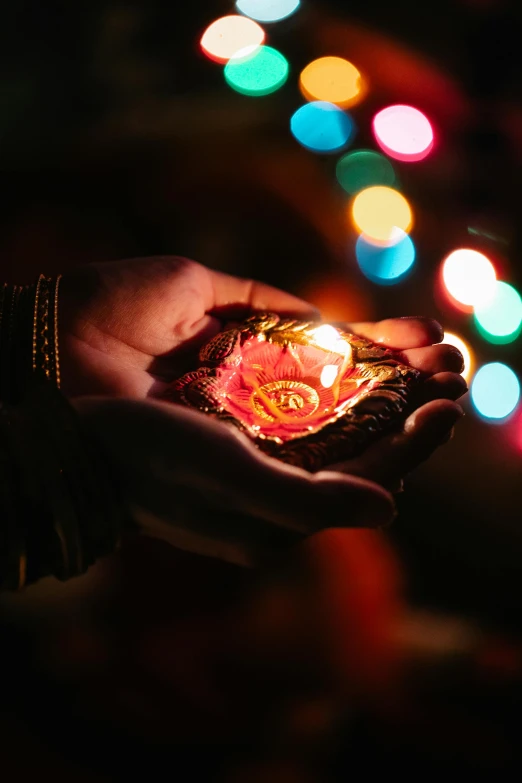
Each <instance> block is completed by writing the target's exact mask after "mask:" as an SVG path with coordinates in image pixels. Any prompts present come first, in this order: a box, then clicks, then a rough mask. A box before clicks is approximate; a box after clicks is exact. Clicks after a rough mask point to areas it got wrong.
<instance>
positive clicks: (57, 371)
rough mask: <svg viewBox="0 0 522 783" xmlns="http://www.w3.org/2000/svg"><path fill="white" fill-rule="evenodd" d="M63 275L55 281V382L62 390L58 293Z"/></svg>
mask: <svg viewBox="0 0 522 783" xmlns="http://www.w3.org/2000/svg"><path fill="white" fill-rule="evenodd" d="M61 279H62V276H61V275H58V277H57V278H56V280H55V281H54V346H53V349H54V380H55V383H56V386H57V388H58V389H59V388H60V351H59V345H58V291H59V289H60V280H61Z"/></svg>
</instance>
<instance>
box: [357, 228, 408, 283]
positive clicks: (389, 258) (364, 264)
mask: <svg viewBox="0 0 522 783" xmlns="http://www.w3.org/2000/svg"><path fill="white" fill-rule="evenodd" d="M355 257H356V258H357V263H358V264H359V267H360V270H361V272H362V273H363V275H364V276H365V277H367V278H368V280H371V281H372V282H373V283H378V284H379V285H395V284H396V283H400V282H402V280H404V278H405V277H406V276H407V275H408V273H409V272H410V271H411V268H412V266H413V264H414V262H415V245H414V244H413V241H412V239H411V237H409V236H408V234H406V233H405V232H404V231H401V238H400V239H399V241H398V242H395V243H394V244H392V245H379V244H374V243H373V242H369V241H368V240H367V239H366V238H365V237H364V235H363V234H361V235H360V236H359V238H358V240H357V242H356V244H355Z"/></svg>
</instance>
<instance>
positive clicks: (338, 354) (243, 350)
mask: <svg viewBox="0 0 522 783" xmlns="http://www.w3.org/2000/svg"><path fill="white" fill-rule="evenodd" d="M199 358H200V361H201V362H202V365H203V366H201V367H200V368H199V369H197V370H195V371H193V372H189V373H187V374H186V375H184V376H183V377H182V378H180V379H179V380H177V381H175V382H174V383H173V384H172V385H171V386H170V388H169V390H168V392H167V393H166V395H165V397H166V398H167V399H169V400H171V401H172V402H176V403H180V404H184V405H187V406H189V407H191V408H196V409H197V410H199V411H202V412H204V413H206V414H209V415H211V416H215V417H216V418H218V419H221V420H222V421H226V422H228V423H230V424H233V425H235V426H236V427H238V428H239V429H240V430H241V431H242V432H244V433H245V434H246V435H248V436H249V437H250V438H251V439H252V440H253V442H254V443H255V445H256V446H258V447H259V448H260V449H262V450H263V451H265V452H267V453H268V454H270V455H271V456H273V457H277V458H278V459H280V460H283V461H284V462H289V463H291V464H292V465H298V466H299V467H302V468H306V469H307V470H311V471H316V470H320V469H322V468H324V467H326V466H327V465H332V464H334V463H337V462H341V461H343V460H347V459H350V458H352V457H354V456H356V455H357V454H359V453H360V452H361V451H363V450H364V449H365V448H366V447H367V446H368V445H369V443H370V442H371V441H372V440H374V439H376V438H377V437H378V436H379V435H381V434H383V433H384V432H385V431H387V430H389V429H390V428H392V427H393V426H395V425H396V424H397V421H398V419H399V420H400V419H401V418H402V417H403V416H404V415H405V413H406V412H407V410H408V409H409V408H411V392H412V389H413V388H414V387H415V385H416V382H417V381H418V379H419V377H420V373H419V372H418V371H417V370H414V369H413V368H412V367H409V366H408V365H406V364H404V363H403V362H401V361H400V360H399V358H398V357H397V355H396V354H394V353H393V352H392V351H390V350H388V349H386V348H383V347H381V346H379V345H376V344H375V343H372V342H370V341H369V340H365V339H364V338H362V337H358V336H356V335H353V334H350V333H348V332H345V331H343V330H341V329H337V328H336V327H334V326H331V325H330V324H320V323H313V322H309V321H297V320H294V319H288V318H283V317H280V316H278V315H275V314H273V313H261V314H257V315H254V316H252V317H251V318H249V319H248V320H246V321H245V322H244V323H242V324H240V325H238V326H236V327H234V328H232V329H227V330H226V331H224V332H221V333H220V334H218V335H217V336H216V337H214V338H213V339H212V340H210V342H208V343H207V344H206V345H205V346H203V348H202V349H201V351H200V355H199Z"/></svg>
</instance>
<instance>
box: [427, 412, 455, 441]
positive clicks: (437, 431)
mask: <svg viewBox="0 0 522 783" xmlns="http://www.w3.org/2000/svg"><path fill="white" fill-rule="evenodd" d="M463 416H464V411H463V410H462V408H461V407H460V405H456V406H455V407H454V408H451V410H445V411H442V412H441V413H439V415H438V416H437V417H436V418H434V419H433V421H432V422H431V423H430V425H429V427H426V431H425V435H426V436H427V437H430V436H433V438H435V439H436V440H440V438H441V437H443V436H447V435H448V434H449V433H451V431H452V429H453V427H454V426H455V424H456V423H457V422H458V421H459V419H461V418H462V417H463ZM448 440H449V438H448Z"/></svg>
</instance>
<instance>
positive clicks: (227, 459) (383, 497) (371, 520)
mask: <svg viewBox="0 0 522 783" xmlns="http://www.w3.org/2000/svg"><path fill="white" fill-rule="evenodd" d="M212 423H213V424H215V423H216V422H212ZM225 429H226V431H227V439H226V440H225V439H224V438H223V433H220V436H221V444H220V447H219V453H216V454H215V455H214V456H211V461H212V465H211V466H209V468H208V470H209V471H210V482H207V481H205V479H203V483H202V485H201V487H200V488H201V489H203V490H204V491H206V493H207V494H208V493H212V494H215V493H214V491H213V490H214V489H215V482H217V485H218V486H219V492H218V494H217V495H215V497H216V501H217V503H218V504H220V505H224V506H229V507H231V508H233V509H234V510H236V511H238V512H240V513H243V514H248V515H251V516H254V517H258V518H262V519H264V520H266V521H268V522H271V523H273V524H276V525H280V526H282V527H285V528H288V529H290V530H296V531H299V532H302V533H305V534H310V533H313V532H316V531H318V530H322V529H324V528H329V527H380V526H383V525H386V524H389V522H391V521H392V519H393V517H394V515H395V509H394V504H393V499H392V497H391V496H390V494H389V493H388V492H386V491H385V490H383V489H382V488H381V487H379V486H378V485H376V484H373V483H372V482H370V481H366V480H365V479H362V478H357V477H351V476H345V475H343V474H337V473H335V472H332V471H321V472H319V473H316V474H311V473H308V472H307V471H305V470H301V469H299V468H295V467H293V466H291V465H287V464H285V463H282V462H280V461H279V460H277V459H273V458H271V457H268V456H267V455H265V454H263V452H261V451H259V450H258V449H256V448H254V447H253V446H252V445H251V444H250V442H249V441H248V440H247V439H246V437H245V436H241V435H240V433H236V431H233V430H230V431H229V430H228V428H225ZM207 454H209V452H207ZM198 483H199V482H198Z"/></svg>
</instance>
